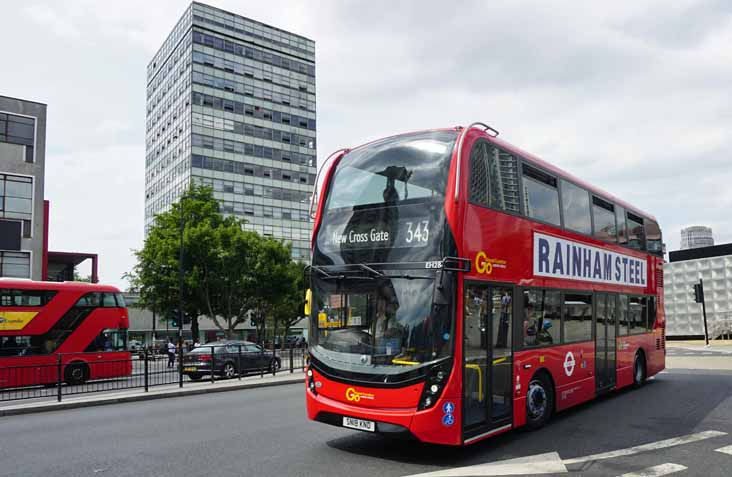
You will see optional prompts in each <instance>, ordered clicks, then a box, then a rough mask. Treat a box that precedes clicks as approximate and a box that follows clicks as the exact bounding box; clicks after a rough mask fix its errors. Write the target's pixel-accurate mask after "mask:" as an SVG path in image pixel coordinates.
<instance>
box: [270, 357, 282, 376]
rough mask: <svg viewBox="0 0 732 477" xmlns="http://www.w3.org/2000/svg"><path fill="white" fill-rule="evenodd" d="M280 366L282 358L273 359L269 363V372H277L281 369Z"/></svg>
mask: <svg viewBox="0 0 732 477" xmlns="http://www.w3.org/2000/svg"><path fill="white" fill-rule="evenodd" d="M280 366H281V364H280V360H279V359H273V360H272V361H270V363H269V372H270V373H276V372H277V371H279V370H280Z"/></svg>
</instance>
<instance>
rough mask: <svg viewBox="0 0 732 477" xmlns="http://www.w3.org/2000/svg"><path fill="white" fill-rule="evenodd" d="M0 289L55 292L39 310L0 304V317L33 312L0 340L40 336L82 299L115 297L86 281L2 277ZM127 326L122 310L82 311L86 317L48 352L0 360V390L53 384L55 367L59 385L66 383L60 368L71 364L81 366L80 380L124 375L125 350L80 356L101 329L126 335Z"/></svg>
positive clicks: (1, 332) (127, 368)
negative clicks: (104, 295)
mask: <svg viewBox="0 0 732 477" xmlns="http://www.w3.org/2000/svg"><path fill="white" fill-rule="evenodd" d="M1 289H12V290H37V291H50V292H55V295H54V296H53V298H51V300H50V301H49V302H48V303H47V304H46V305H45V306H19V307H18V306H0V312H2V313H7V312H11V313H12V312H20V313H35V316H34V317H33V318H32V319H31V320H30V321H29V322H28V323H27V324H25V326H23V327H22V329H19V330H0V337H10V336H18V337H20V336H23V337H27V336H41V335H44V334H45V333H47V332H48V331H49V330H50V329H51V328H52V327H53V326H54V325H55V324H56V323H57V322H59V320H61V319H62V318H63V317H64V316H65V314H67V313H69V312H70V311H71V310H72V309H73V307H74V305H75V304H76V303H77V302H78V301H79V299H80V298H81V297H83V296H84V295H87V294H89V293H112V294H119V293H120V291H119V290H118V289H117V288H115V287H112V286H106V285H98V284H91V283H81V282H59V283H57V282H33V281H26V280H7V279H3V280H0V290H1ZM127 328H129V316H128V313H127V309H126V308H122V307H114V308H112V307H108V308H101V307H100V308H93V309H91V310H88V315H87V316H86V317H85V318H84V319H83V321H81V323H80V324H79V325H78V326H77V327H76V328H75V329H74V330H73V331H72V332H71V333H70V334H69V335H68V336H67V337H66V338H65V339H64V340H63V342H62V343H61V345H59V346H58V347H57V348H56V349H55V350H54V351H53V352H51V353H49V354H31V355H28V356H0V388H9V387H19V386H31V385H39V384H52V383H56V382H58V380H59V375H58V371H59V369H60V370H61V380H62V381H63V380H66V370H67V369H68V368H69V367H70V366H72V365H75V366H80V367H83V369H84V370H85V371H86V375H85V379H84V381H86V380H94V379H102V378H116V377H123V376H129V375H131V374H132V361H131V354H130V352H129V351H97V352H85V350H86V349H87V347H88V346H89V345H90V344H91V343H92V342H93V341H94V340H95V338H97V337H98V336H99V335H100V333H102V331H103V330H105V329H123V330H125V331H126V330H127ZM59 357H60V361H59Z"/></svg>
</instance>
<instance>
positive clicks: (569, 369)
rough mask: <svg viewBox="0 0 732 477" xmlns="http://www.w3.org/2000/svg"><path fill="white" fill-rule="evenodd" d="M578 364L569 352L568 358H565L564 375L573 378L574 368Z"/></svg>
mask: <svg viewBox="0 0 732 477" xmlns="http://www.w3.org/2000/svg"><path fill="white" fill-rule="evenodd" d="M575 364H577V363H576V362H575V360H574V355H573V354H572V352H571V351H568V352H567V354H566V356H565V357H564V373H565V374H566V375H567V376H572V373H574V366H575Z"/></svg>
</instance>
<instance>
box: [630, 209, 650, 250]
mask: <svg viewBox="0 0 732 477" xmlns="http://www.w3.org/2000/svg"><path fill="white" fill-rule="evenodd" d="M628 247H630V248H634V249H636V250H645V249H646V240H645V232H644V230H643V218H642V217H638V216H637V215H635V214H633V213H632V212H628Z"/></svg>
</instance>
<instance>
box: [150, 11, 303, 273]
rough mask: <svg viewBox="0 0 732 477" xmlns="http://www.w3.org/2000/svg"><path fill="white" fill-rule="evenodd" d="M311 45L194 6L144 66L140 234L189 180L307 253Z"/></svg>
mask: <svg viewBox="0 0 732 477" xmlns="http://www.w3.org/2000/svg"><path fill="white" fill-rule="evenodd" d="M315 141H316V139H315V43H314V42H313V41H312V40H309V39H307V38H304V37H302V36H299V35H295V34H293V33H289V32H286V31H284V30H280V29H278V28H275V27H273V26H269V25H265V24H262V23H259V22H257V21H254V20H251V19H248V18H245V17H242V16H239V15H236V14H234V13H230V12H226V11H223V10H220V9H218V8H214V7H211V6H208V5H204V4H201V3H197V2H193V3H192V4H191V5H190V6H189V7H188V8H187V9H186V11H185V13H184V14H183V16H182V17H181V19H180V20H179V21H178V23H177V24H176V26H175V28H173V31H172V32H171V33H170V35H168V38H167V39H166V40H165V42H164V43H163V45H162V47H161V48H160V50H159V51H158V52H157V53H156V54H155V56H154V57H153V59H152V61H151V62H150V64H149V65H148V68H147V133H146V158H145V230H146V231H147V230H148V228H149V227H150V225H151V224H152V223H153V221H154V219H155V215H156V214H158V213H161V212H164V211H166V210H168V209H169V207H170V205H171V204H172V203H174V202H176V201H177V200H178V198H179V197H180V195H181V193H182V192H183V191H184V190H185V189H186V188H187V187H188V184H189V183H190V182H191V181H193V182H195V183H198V184H207V185H210V186H212V187H213V190H214V195H215V196H216V198H217V199H218V200H219V201H220V202H221V211H222V212H223V213H224V214H229V215H237V216H239V217H241V218H243V219H245V220H246V221H247V223H246V225H245V228H247V229H249V230H255V231H257V232H259V233H260V234H262V235H265V236H271V237H274V238H278V239H282V240H284V241H287V242H291V243H292V246H293V257H294V258H297V259H307V258H308V257H309V255H310V252H309V240H310V229H311V223H310V218H309V216H308V207H309V200H310V195H311V193H312V189H313V187H314V184H315V174H316V152H315V148H316V144H315Z"/></svg>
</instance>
